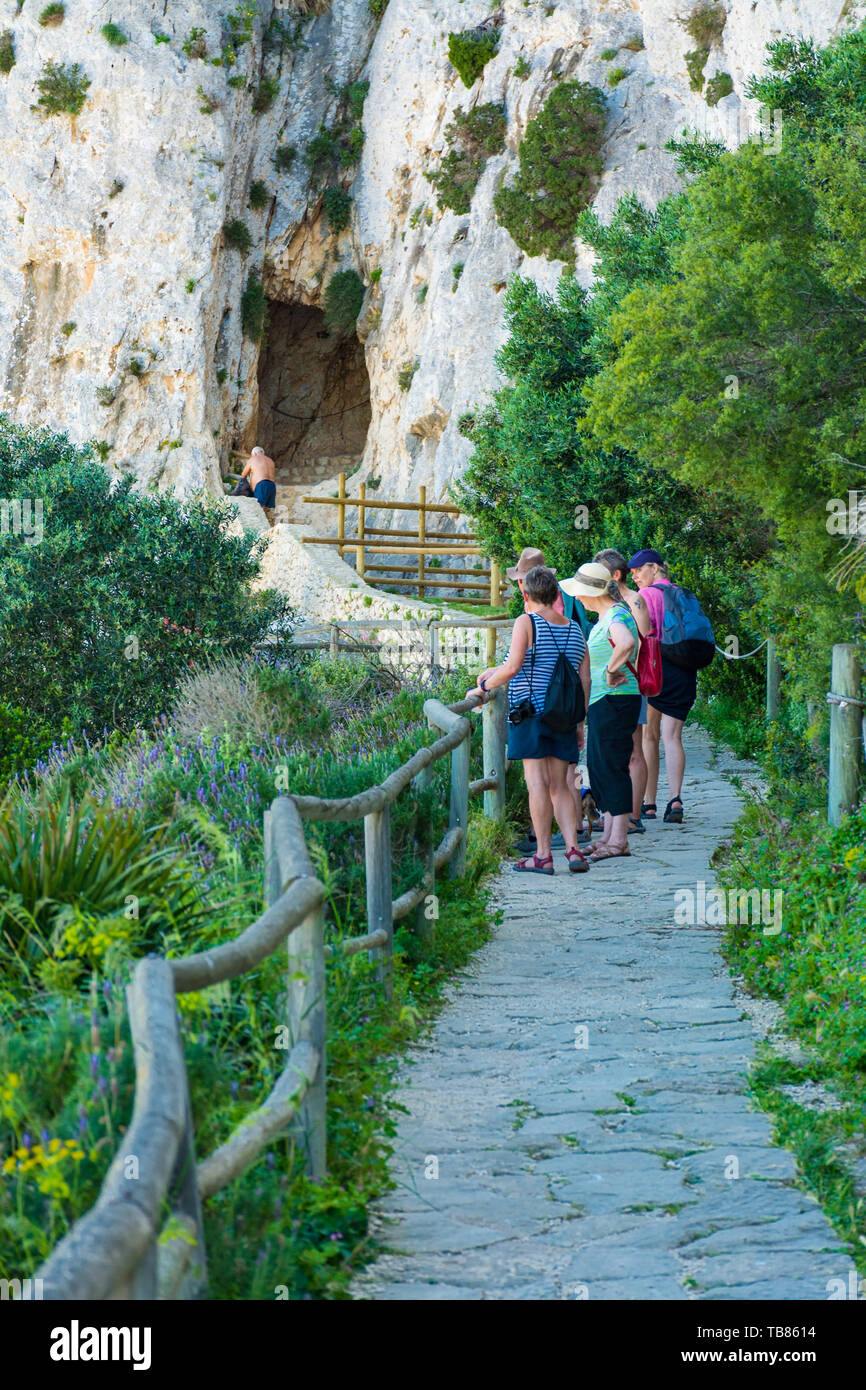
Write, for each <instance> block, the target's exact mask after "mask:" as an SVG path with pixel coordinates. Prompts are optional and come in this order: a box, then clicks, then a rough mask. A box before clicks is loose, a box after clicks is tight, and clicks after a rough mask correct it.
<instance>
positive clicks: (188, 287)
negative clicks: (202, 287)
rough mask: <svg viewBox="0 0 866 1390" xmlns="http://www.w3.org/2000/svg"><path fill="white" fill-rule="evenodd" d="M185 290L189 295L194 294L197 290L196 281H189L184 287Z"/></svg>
mask: <svg viewBox="0 0 866 1390" xmlns="http://www.w3.org/2000/svg"><path fill="white" fill-rule="evenodd" d="M184 289H185V290H186V292H187V294H192V293H193V291H194V290H195V280H192V279H190V280H187V282H186V284H185V285H184Z"/></svg>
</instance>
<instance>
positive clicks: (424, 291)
mask: <svg viewBox="0 0 866 1390" xmlns="http://www.w3.org/2000/svg"><path fill="white" fill-rule="evenodd" d="M429 291H430V286H429V285H428V284H427V283H426V281H425V283H424V284H423V285H419V286H418V303H419V304H423V303H424V300H425V299H426V298H427V295H428V293H429Z"/></svg>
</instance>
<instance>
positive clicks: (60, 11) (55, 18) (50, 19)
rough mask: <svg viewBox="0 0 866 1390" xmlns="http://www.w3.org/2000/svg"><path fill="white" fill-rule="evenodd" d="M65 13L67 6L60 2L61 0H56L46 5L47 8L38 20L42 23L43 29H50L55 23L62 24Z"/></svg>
mask: <svg viewBox="0 0 866 1390" xmlns="http://www.w3.org/2000/svg"><path fill="white" fill-rule="evenodd" d="M65 14H66V6H65V5H62V4H60V3H59V0H55V3H54V4H52V5H46V6H45V9H44V10H42V11H41V12H40V15H39V21H38V22H39V23H40V24H41V25H42V28H43V29H48V28H51V27H53V26H54V25H57V24H62V23H63V17H64V15H65Z"/></svg>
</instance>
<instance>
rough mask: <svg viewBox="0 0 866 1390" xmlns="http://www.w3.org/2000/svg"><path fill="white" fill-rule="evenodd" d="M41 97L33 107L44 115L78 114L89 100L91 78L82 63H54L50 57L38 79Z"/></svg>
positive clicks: (37, 84)
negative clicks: (88, 91)
mask: <svg viewBox="0 0 866 1390" xmlns="http://www.w3.org/2000/svg"><path fill="white" fill-rule="evenodd" d="M36 86H37V88H38V89H39V99H38V101H37V103H36V105H35V106H34V107H33V110H34V111H41V112H42V114H43V115H44V116H59V115H63V114H65V115H67V116H77V115H78V114H79V113H80V111H81V108H82V107H83V106H84V103H85V101H86V100H87V89H88V87H89V86H90V78H89V77H87V76H86V74H85V73H84V72H83V71H82V67H81V64H80V63H52V62H51V60H50V59H48V60H47V61H46V62H45V63H44V64H43V65H42V72H41V73H40V75H39V77H38V78H37V80H36Z"/></svg>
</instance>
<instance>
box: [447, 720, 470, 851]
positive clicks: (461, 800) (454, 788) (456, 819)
mask: <svg viewBox="0 0 866 1390" xmlns="http://www.w3.org/2000/svg"><path fill="white" fill-rule="evenodd" d="M458 825H459V826H460V828H461V829H462V831H463V835H462V837H461V839H460V844H459V845H458V846H457V848H456V850H455V851H454V854H453V855H452V856H451V862H450V864H449V865H448V873H449V876H450V877H451V878H461V877H462V876H463V874H465V872H466V835H467V833H468V829H469V733H468V732H467V734H466V737H465V738H464V739H463V740H462V742H461V743H459V744H458V745H457V747H456V748H455V749H454V751H453V752H452V754H451V806H450V814H449V818H448V829H449V830H453V829H454V827H455V826H458Z"/></svg>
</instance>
